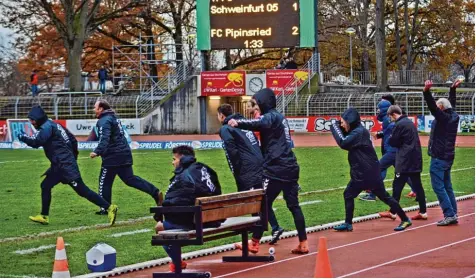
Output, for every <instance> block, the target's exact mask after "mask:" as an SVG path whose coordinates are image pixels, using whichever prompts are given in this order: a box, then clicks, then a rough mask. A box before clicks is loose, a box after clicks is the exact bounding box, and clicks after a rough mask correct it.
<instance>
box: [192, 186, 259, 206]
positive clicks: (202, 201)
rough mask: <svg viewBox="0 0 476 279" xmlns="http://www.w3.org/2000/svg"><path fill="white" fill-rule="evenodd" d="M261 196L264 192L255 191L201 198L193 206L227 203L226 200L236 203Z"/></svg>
mask: <svg viewBox="0 0 476 279" xmlns="http://www.w3.org/2000/svg"><path fill="white" fill-rule="evenodd" d="M263 195H264V190H263V189H257V190H251V191H244V192H238V193H231V194H224V195H220V196H213V197H202V198H197V200H196V201H195V205H202V206H203V205H205V204H207V203H213V202H216V201H227V200H235V201H236V200H237V199H239V198H248V197H253V196H263Z"/></svg>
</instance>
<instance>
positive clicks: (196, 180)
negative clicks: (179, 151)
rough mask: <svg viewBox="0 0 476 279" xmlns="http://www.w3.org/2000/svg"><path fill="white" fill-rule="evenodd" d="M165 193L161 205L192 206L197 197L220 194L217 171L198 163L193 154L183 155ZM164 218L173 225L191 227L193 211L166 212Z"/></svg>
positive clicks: (214, 223)
mask: <svg viewBox="0 0 476 279" xmlns="http://www.w3.org/2000/svg"><path fill="white" fill-rule="evenodd" d="M174 174H175V175H174V176H173V177H172V178H171V179H170V185H169V187H168V189H167V192H166V193H165V197H164V201H163V203H162V206H192V205H195V199H196V198H199V197H210V196H218V195H221V185H220V182H219V181H218V176H217V173H216V172H215V171H214V170H213V169H211V168H210V167H209V166H207V165H205V164H202V163H199V162H197V161H196V159H195V157H193V156H183V157H182V158H181V159H180V165H179V166H178V167H177V168H176V169H175V171H174ZM164 217H165V220H166V221H167V222H170V223H172V224H175V225H180V226H186V227H189V228H192V227H193V224H194V214H193V213H167V214H164ZM219 223H221V222H210V223H209V224H206V225H207V226H219V225H220V224H219Z"/></svg>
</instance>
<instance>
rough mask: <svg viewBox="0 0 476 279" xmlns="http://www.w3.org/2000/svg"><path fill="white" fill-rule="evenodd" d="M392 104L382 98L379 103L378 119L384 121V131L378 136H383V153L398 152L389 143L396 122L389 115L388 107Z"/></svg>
mask: <svg viewBox="0 0 476 279" xmlns="http://www.w3.org/2000/svg"><path fill="white" fill-rule="evenodd" d="M391 105H392V104H391V103H390V102H389V101H387V100H382V101H380V102H379V103H378V105H377V107H378V109H379V114H378V115H377V120H378V121H380V122H382V131H380V132H378V133H377V138H379V139H380V138H382V155H383V154H385V153H387V152H397V149H396V148H395V147H392V146H391V145H390V144H389V143H388V140H389V139H390V135H391V134H392V130H393V127H395V123H393V122H392V121H391V120H390V117H388V115H387V111H388V108H389V107H390V106H391Z"/></svg>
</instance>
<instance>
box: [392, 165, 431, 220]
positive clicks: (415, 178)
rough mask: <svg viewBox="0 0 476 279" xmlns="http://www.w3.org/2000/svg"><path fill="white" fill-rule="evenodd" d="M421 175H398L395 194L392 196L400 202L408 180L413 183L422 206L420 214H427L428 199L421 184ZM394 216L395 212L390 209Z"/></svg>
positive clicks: (419, 203) (394, 189)
mask: <svg viewBox="0 0 476 279" xmlns="http://www.w3.org/2000/svg"><path fill="white" fill-rule="evenodd" d="M420 175H421V173H419V172H418V173H396V174H395V179H394V180H393V192H392V196H393V198H394V199H395V200H396V201H397V202H400V196H401V195H402V190H403V187H404V186H405V183H406V182H407V181H408V180H411V181H412V182H413V191H415V194H416V195H417V199H418V205H419V206H420V213H422V214H423V213H426V198H425V190H424V189H423V185H422V184H421V176H420ZM390 212H392V214H395V211H394V210H392V209H390Z"/></svg>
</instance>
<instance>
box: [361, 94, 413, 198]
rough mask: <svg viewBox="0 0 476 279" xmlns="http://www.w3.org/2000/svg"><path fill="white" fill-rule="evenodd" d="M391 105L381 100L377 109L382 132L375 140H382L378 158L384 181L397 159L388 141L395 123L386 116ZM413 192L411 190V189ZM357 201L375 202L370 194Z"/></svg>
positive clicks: (373, 196)
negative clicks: (380, 155)
mask: <svg viewBox="0 0 476 279" xmlns="http://www.w3.org/2000/svg"><path fill="white" fill-rule="evenodd" d="M391 105H392V104H391V103H390V102H389V101H387V100H384V99H382V100H381V101H380V102H379V103H378V105H377V107H378V115H377V120H378V121H380V122H382V131H380V132H378V133H377V134H376V138H377V139H382V158H380V161H379V163H380V176H381V177H382V180H385V177H386V176H387V169H388V168H390V167H391V166H395V158H396V157H397V149H396V148H395V147H392V146H390V144H389V139H390V135H391V134H392V131H393V128H394V127H395V123H394V122H392V121H391V119H390V117H389V116H388V115H387V111H388V108H389V107H390V106H391ZM407 183H408V185H410V187H412V182H411V180H410V179H408V181H407ZM412 191H413V188H412ZM359 199H361V200H364V201H375V195H374V194H373V193H372V192H369V193H368V194H367V195H365V196H362V197H359Z"/></svg>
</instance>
